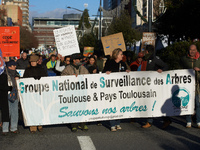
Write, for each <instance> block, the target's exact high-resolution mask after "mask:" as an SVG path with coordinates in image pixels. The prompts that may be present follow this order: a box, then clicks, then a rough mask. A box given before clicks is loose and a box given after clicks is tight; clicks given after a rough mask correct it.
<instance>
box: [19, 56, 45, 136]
mask: <svg viewBox="0 0 200 150" xmlns="http://www.w3.org/2000/svg"><path fill="white" fill-rule="evenodd" d="M38 60H39V56H37V55H31V56H30V64H31V65H30V67H28V68H27V69H25V72H24V76H23V77H24V78H31V77H33V78H34V79H35V80H36V79H38V80H39V79H40V78H41V77H45V76H47V73H46V71H45V69H44V68H42V67H41V66H39V65H37V64H38ZM37 128H38V131H39V132H41V131H42V130H43V128H42V126H31V127H30V132H31V133H35V132H36V131H37Z"/></svg>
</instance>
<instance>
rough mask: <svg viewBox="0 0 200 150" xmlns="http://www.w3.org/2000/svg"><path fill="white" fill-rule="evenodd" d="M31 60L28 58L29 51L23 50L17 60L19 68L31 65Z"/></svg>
mask: <svg viewBox="0 0 200 150" xmlns="http://www.w3.org/2000/svg"><path fill="white" fill-rule="evenodd" d="M29 65H30V64H29V60H28V58H27V53H26V52H23V53H22V54H21V58H20V59H18V60H17V69H26V68H27V67H28V66H29Z"/></svg>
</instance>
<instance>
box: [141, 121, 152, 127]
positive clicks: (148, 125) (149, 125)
mask: <svg viewBox="0 0 200 150" xmlns="http://www.w3.org/2000/svg"><path fill="white" fill-rule="evenodd" d="M151 126H152V125H151V124H150V123H149V122H147V123H146V124H145V125H143V126H142V128H150V127H151Z"/></svg>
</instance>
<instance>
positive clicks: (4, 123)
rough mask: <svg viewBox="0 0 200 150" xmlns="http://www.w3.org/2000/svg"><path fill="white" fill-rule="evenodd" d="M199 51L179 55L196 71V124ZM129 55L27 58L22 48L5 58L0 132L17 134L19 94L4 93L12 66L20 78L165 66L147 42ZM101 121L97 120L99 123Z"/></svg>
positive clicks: (11, 83)
mask: <svg viewBox="0 0 200 150" xmlns="http://www.w3.org/2000/svg"><path fill="white" fill-rule="evenodd" d="M199 57H200V55H199V53H198V51H197V47H196V46H195V45H191V46H190V47H189V50H188V53H187V55H186V56H185V57H183V58H182V62H180V63H181V65H182V68H183V69H194V70H195V71H196V98H195V104H196V105H195V106H196V117H197V126H198V128H200V102H199V101H200V100H199V80H200V75H199V71H200V59H199ZM131 60H132V59H131V57H130V56H127V60H126V56H125V55H123V51H122V50H121V49H119V48H117V49H114V50H113V52H112V56H110V57H107V58H104V57H102V56H98V57H97V56H96V55H90V56H88V57H83V56H82V54H81V53H76V54H72V55H71V56H65V57H63V56H61V55H60V54H58V55H54V54H52V55H50V57H49V58H46V57H44V56H42V55H39V54H31V55H30V56H29V58H28V56H27V53H25V52H23V53H22V54H21V58H20V59H18V60H15V59H13V58H12V59H10V60H9V61H6V60H5V61H6V69H5V70H4V72H3V73H2V74H1V75H0V95H1V100H0V108H1V124H0V125H1V127H2V133H3V135H7V134H8V133H9V132H11V133H14V134H17V133H19V132H18V127H17V126H18V116H19V115H18V108H20V107H19V97H18V96H16V97H15V98H14V100H13V101H11V100H10V99H9V100H8V94H9V93H10V92H11V91H12V90H13V89H17V87H16V80H17V79H19V78H20V76H19V73H18V72H17V71H16V69H24V70H25V72H24V75H23V77H22V78H29V77H33V78H34V79H37V80H39V79H40V78H41V77H47V76H68V75H75V76H78V75H82V74H96V73H100V72H102V73H106V74H111V73H112V72H130V71H157V72H159V73H162V72H163V71H166V70H167V69H168V66H167V64H166V63H164V62H163V61H162V60H161V59H160V58H159V57H158V56H156V55H155V53H154V47H153V46H152V45H147V46H146V49H145V51H143V52H140V53H138V57H137V59H136V60H135V61H131ZM163 120H164V123H163V126H162V128H163V129H164V128H166V127H168V126H169V125H170V124H171V120H170V118H169V117H163ZM186 121H187V124H186V127H187V128H191V116H186ZM109 122H110V129H111V131H112V132H114V131H117V130H120V129H122V128H121V126H120V120H111V121H109ZM152 123H153V118H147V122H146V124H145V125H143V126H142V128H149V127H151V126H152ZM86 124H87V123H80V124H77V123H74V124H71V130H72V131H73V132H76V131H77V130H78V128H80V129H82V130H83V131H87V130H88V127H87V125H86ZM99 124H101V123H99ZM42 129H43V128H42V126H31V127H30V132H31V133H35V132H36V131H37V130H38V131H40V132H41V131H42Z"/></svg>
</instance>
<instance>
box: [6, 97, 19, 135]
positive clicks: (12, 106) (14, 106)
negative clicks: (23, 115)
mask: <svg viewBox="0 0 200 150" xmlns="http://www.w3.org/2000/svg"><path fill="white" fill-rule="evenodd" d="M18 103H19V101H18V100H15V102H14V103H11V102H10V101H8V106H9V115H10V131H12V132H13V131H16V130H17V125H18V116H19V115H18ZM2 132H9V122H3V126H2Z"/></svg>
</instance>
